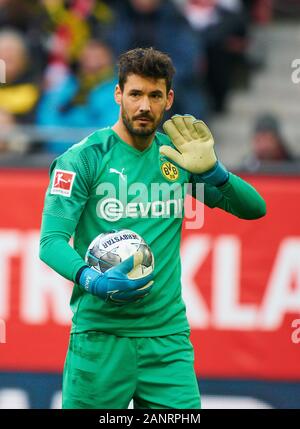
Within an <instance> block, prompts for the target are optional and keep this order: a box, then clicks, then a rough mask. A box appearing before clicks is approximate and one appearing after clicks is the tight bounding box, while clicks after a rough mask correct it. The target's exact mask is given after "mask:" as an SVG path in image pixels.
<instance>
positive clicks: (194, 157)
mask: <svg viewBox="0 0 300 429" xmlns="http://www.w3.org/2000/svg"><path fill="white" fill-rule="evenodd" d="M163 128H164V131H165V132H166V134H167V135H168V136H169V137H170V139H171V141H172V143H173V144H174V146H175V147H176V149H177V150H176V149H174V148H172V147H170V146H161V147H160V153H161V155H165V156H166V157H167V158H169V159H170V160H171V161H173V162H175V163H176V164H177V165H179V166H180V167H182V168H183V169H185V170H187V171H190V172H191V173H193V174H195V175H198V176H200V178H201V179H202V180H203V181H205V182H207V183H210V184H212V185H215V186H218V185H222V184H224V183H225V182H226V181H227V180H228V177H229V173H228V171H227V170H226V168H225V167H224V166H223V165H222V164H221V163H220V162H219V161H218V160H217V157H216V154H215V151H214V139H213V136H212V134H211V132H210V130H209V128H208V127H207V125H206V124H205V123H204V122H203V121H199V120H196V119H195V118H194V116H192V115H184V116H180V115H174V116H172V118H171V119H169V120H168V121H166V122H165V123H164V125H163Z"/></svg>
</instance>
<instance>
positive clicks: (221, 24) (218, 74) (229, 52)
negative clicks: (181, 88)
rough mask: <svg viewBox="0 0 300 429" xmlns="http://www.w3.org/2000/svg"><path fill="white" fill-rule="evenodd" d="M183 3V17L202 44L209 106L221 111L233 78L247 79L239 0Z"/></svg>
mask: <svg viewBox="0 0 300 429" xmlns="http://www.w3.org/2000/svg"><path fill="white" fill-rule="evenodd" d="M183 6H184V7H183V12H184V14H185V16H186V18H187V19H188V21H189V22H190V24H191V26H192V27H193V28H194V30H195V31H196V32H197V34H198V37H199V39H200V40H201V41H202V43H203V44H204V49H205V56H206V58H207V67H206V83H207V87H208V89H209V93H210V97H211V107H212V110H213V111H215V112H220V113H222V112H223V111H224V110H225V109H226V102H227V95H228V93H229V90H230V88H231V87H232V86H233V84H234V83H236V82H235V81H237V80H239V82H240V85H243V86H245V83H244V82H245V81H246V80H247V67H246V62H245V49H246V46H247V20H246V16H245V14H244V10H243V8H242V5H241V3H240V0H186V1H185V2H184V4H183ZM234 76H236V79H234V78H233V77H234Z"/></svg>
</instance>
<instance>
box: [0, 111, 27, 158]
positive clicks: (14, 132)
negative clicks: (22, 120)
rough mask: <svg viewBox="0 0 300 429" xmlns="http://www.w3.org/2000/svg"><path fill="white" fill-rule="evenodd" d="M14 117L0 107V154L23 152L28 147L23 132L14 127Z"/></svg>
mask: <svg viewBox="0 0 300 429" xmlns="http://www.w3.org/2000/svg"><path fill="white" fill-rule="evenodd" d="M15 125H16V119H15V117H14V116H13V115H12V114H11V113H8V112H7V111H5V110H1V109H0V156H1V157H2V156H3V155H4V154H24V153H25V152H26V151H27V149H28V147H29V139H28V137H27V136H26V134H25V133H23V132H22V131H21V130H19V129H18V128H16V127H15Z"/></svg>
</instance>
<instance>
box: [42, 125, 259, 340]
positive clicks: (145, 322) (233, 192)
mask: <svg viewBox="0 0 300 429" xmlns="http://www.w3.org/2000/svg"><path fill="white" fill-rule="evenodd" d="M163 144H167V145H172V143H171V141H170V140H169V138H168V137H167V136H166V135H164V134H160V133H156V135H155V138H154V140H153V142H152V144H151V145H150V146H149V147H148V148H147V149H146V150H144V151H139V150H137V149H135V148H134V147H132V146H130V145H128V144H127V143H125V142H124V141H122V140H121V139H120V137H119V136H118V135H117V134H116V133H115V132H114V131H113V130H112V129H111V128H107V129H102V130H99V131H96V132H95V133H93V134H92V135H90V136H88V137H87V138H86V139H84V140H83V141H82V142H80V143H78V144H77V145H74V146H73V147H72V148H70V149H69V150H68V151H67V152H65V153H64V154H63V155H61V156H60V157H58V158H57V159H56V160H55V161H54V162H53V163H52V165H51V168H50V175H51V180H50V184H49V187H48V190H47V193H46V197H45V206H44V212H43V222H42V233H41V250H40V255H41V259H43V260H44V261H45V262H46V263H47V264H48V265H50V266H51V267H52V268H54V269H55V270H56V271H57V272H59V273H60V274H61V275H63V276H64V277H66V278H68V279H70V280H73V281H75V279H76V274H77V272H78V270H79V269H80V268H81V267H82V266H84V265H86V264H85V262H84V257H85V253H86V250H87V247H88V246H89V244H90V243H91V241H92V240H93V239H94V238H95V237H96V236H97V235H99V234H100V233H103V232H108V231H111V230H112V229H116V230H121V229H131V230H132V231H135V232H136V233H138V234H140V235H141V237H143V239H144V240H145V241H146V242H147V244H148V245H149V246H150V247H151V250H152V252H153V254H154V260H155V269H154V286H153V288H152V291H151V293H150V294H149V295H148V296H146V297H145V298H144V299H142V300H140V301H139V302H135V303H129V304H126V305H123V306H116V305H114V304H113V303H112V302H109V301H108V302H104V301H103V300H102V299H100V298H98V297H97V296H94V295H91V294H90V293H87V292H86V291H84V290H83V288H81V287H80V286H79V285H78V284H76V283H75V284H74V288H73V293H72V297H71V308H72V311H73V314H74V316H73V320H72V321H73V323H72V332H83V331H90V330H97V331H103V332H106V333H113V334H115V335H120V336H138V337H140V336H163V335H169V334H173V333H177V332H181V331H184V330H187V329H188V328H189V326H188V322H187V318H186V311H185V305H184V302H183V300H182V297H181V279H180V277H181V264H180V253H179V252H180V238H181V227H182V220H183V219H182V214H183V201H184V197H185V194H186V192H187V187H186V186H184V184H185V183H188V182H195V181H194V178H193V177H192V175H191V174H190V173H189V172H187V171H185V170H183V169H181V168H178V167H177V166H175V165H173V164H171V163H170V162H169V161H168V160H167V159H166V158H164V157H162V156H161V155H160V154H159V146H160V145H163ZM194 186H195V183H194ZM241 195H243V198H241ZM205 204H206V205H208V206H210V207H220V208H223V209H224V210H227V211H229V212H231V213H233V214H235V215H237V216H240V217H243V218H248V219H251V218H257V217H260V216H262V215H263V214H264V211H265V206H264V201H263V199H262V198H261V197H260V195H259V194H258V193H257V192H256V191H255V190H254V188H252V187H251V186H250V185H249V184H248V183H246V182H244V181H243V180H242V179H240V178H239V177H237V176H235V175H233V174H230V178H229V181H228V182H227V183H226V184H225V185H223V186H221V187H218V188H217V187H213V186H210V185H205ZM72 235H74V243H73V248H72V247H71V246H70V245H69V244H68V242H69V240H70V237H71V236H72Z"/></svg>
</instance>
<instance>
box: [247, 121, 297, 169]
mask: <svg viewBox="0 0 300 429" xmlns="http://www.w3.org/2000/svg"><path fill="white" fill-rule="evenodd" d="M251 149H252V153H251V154H250V155H249V156H248V157H247V158H246V159H245V162H244V166H245V168H246V169H248V170H252V171H255V170H257V169H259V168H260V167H261V166H262V165H263V164H264V163H270V162H272V163H273V162H282V161H292V160H294V157H293V156H292V154H291V153H290V151H289V149H288V146H287V143H286V141H285V140H284V138H283V137H282V132H281V127H280V123H279V120H278V118H277V117H276V116H274V115H272V114H269V113H266V114H263V115H260V116H259V117H258V118H257V119H256V122H255V126H254V131H253V136H252V140H251Z"/></svg>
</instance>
